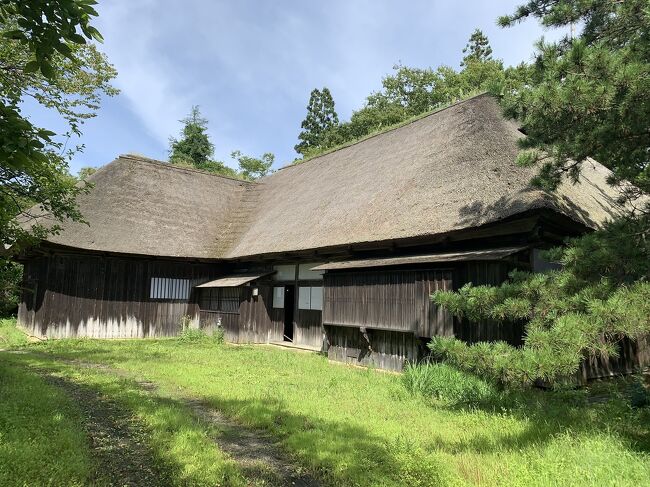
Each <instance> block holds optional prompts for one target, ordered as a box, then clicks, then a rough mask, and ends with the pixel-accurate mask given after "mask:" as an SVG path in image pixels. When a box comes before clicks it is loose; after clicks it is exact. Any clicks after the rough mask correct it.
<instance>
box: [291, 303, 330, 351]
mask: <svg viewBox="0 0 650 487" xmlns="http://www.w3.org/2000/svg"><path fill="white" fill-rule="evenodd" d="M295 316H296V320H295V321H296V326H295V328H294V336H293V343H294V344H296V345H305V346H308V347H316V348H319V349H322V347H323V340H324V338H325V331H324V329H323V323H322V318H321V316H322V313H321V311H318V310H308V309H298V310H297V314H296V315H295Z"/></svg>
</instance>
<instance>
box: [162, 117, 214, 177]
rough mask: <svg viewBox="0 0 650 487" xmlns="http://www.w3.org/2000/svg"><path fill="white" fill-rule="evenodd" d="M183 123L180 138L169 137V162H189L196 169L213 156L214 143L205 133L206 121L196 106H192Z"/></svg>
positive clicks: (203, 166)
mask: <svg viewBox="0 0 650 487" xmlns="http://www.w3.org/2000/svg"><path fill="white" fill-rule="evenodd" d="M181 123H183V124H184V126H183V130H182V131H181V137H180V139H178V140H177V139H175V138H173V137H171V138H170V139H169V144H170V149H169V162H171V163H172V164H179V163H180V164H183V163H185V164H191V165H193V166H194V167H196V168H198V169H203V168H205V167H206V165H208V163H209V162H210V161H211V160H212V157H213V156H214V144H212V142H211V141H210V137H209V136H208V134H207V128H208V121H207V120H206V119H205V118H203V117H201V112H200V111H199V107H198V106H193V107H192V111H191V112H190V114H189V116H188V117H186V118H184V119H183V120H181Z"/></svg>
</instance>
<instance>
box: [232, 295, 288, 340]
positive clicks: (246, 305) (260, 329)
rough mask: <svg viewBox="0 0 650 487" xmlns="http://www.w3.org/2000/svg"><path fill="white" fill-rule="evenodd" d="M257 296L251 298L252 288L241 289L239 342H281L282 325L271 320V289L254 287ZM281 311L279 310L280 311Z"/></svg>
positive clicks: (277, 321)
mask: <svg viewBox="0 0 650 487" xmlns="http://www.w3.org/2000/svg"><path fill="white" fill-rule="evenodd" d="M254 287H257V289H258V293H259V294H258V295H257V296H253V286H251V287H243V288H242V293H243V297H242V302H241V305H240V308H239V309H240V324H239V328H240V331H239V333H240V337H239V340H240V342H247V343H269V342H275V341H282V331H283V328H284V323H283V322H280V321H279V320H274V319H272V316H273V315H274V313H273V312H272V311H273V287H271V286H267V285H264V286H263V285H259V286H254ZM280 311H281V310H280Z"/></svg>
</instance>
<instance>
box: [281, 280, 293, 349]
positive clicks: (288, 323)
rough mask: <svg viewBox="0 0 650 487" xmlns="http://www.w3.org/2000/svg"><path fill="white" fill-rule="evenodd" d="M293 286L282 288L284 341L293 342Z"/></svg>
mask: <svg viewBox="0 0 650 487" xmlns="http://www.w3.org/2000/svg"><path fill="white" fill-rule="evenodd" d="M295 296H296V288H295V286H284V341H285V342H292V341H293V309H294V307H295V306H294V304H295Z"/></svg>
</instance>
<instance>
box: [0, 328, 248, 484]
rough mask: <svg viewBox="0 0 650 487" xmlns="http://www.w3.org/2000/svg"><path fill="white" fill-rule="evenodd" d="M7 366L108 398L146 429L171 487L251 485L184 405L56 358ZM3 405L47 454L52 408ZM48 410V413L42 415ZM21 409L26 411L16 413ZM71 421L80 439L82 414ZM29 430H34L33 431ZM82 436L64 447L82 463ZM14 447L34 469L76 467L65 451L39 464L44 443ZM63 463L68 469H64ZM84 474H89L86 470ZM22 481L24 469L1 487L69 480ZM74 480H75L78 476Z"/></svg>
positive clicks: (30, 358)
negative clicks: (44, 373)
mask: <svg viewBox="0 0 650 487" xmlns="http://www.w3.org/2000/svg"><path fill="white" fill-rule="evenodd" d="M84 341H86V340H75V342H76V343H80V342H84ZM5 362H6V363H7V364H11V363H14V364H23V365H26V366H37V367H38V368H41V369H48V370H50V371H52V372H54V373H55V374H56V375H58V376H60V377H63V378H64V379H66V380H70V381H72V382H74V383H75V384H78V385H81V386H84V387H88V388H90V389H92V390H94V391H97V392H98V393H100V395H101V396H104V397H106V398H110V400H111V401H114V402H115V403H117V404H118V405H119V406H120V407H121V408H123V409H124V410H125V411H127V412H128V413H130V414H131V415H133V416H134V417H135V418H136V419H137V420H138V421H139V422H140V423H141V424H142V425H143V426H144V429H145V431H146V436H145V438H144V440H145V442H146V444H147V446H148V447H149V448H150V449H151V450H152V452H153V454H154V457H155V461H156V462H157V464H158V468H159V469H160V470H162V471H165V472H166V474H167V476H168V477H169V480H168V481H169V482H171V485H175V486H196V487H204V486H205V487H212V486H223V487H240V486H241V487H243V486H244V485H252V484H249V483H247V482H246V480H245V479H244V477H243V476H242V474H241V472H240V470H239V468H238V466H237V465H236V464H235V463H234V462H233V461H232V460H231V459H229V458H228V457H227V456H226V455H225V454H224V453H223V452H221V451H220V450H219V448H218V446H217V444H216V443H215V441H214V438H215V437H217V436H218V434H219V432H218V431H217V430H216V429H215V428H214V427H212V426H210V425H209V424H207V423H204V422H202V421H199V420H197V419H196V418H195V417H194V416H193V415H192V414H191V411H190V410H189V409H188V408H187V407H186V406H185V405H184V404H182V403H181V402H178V401H173V400H169V399H164V398H158V397H156V396H155V395H154V394H150V393H148V392H147V391H146V390H144V389H143V388H142V387H141V386H140V385H139V384H138V383H137V382H136V381H135V380H132V379H128V378H125V377H121V376H119V375H113V374H111V373H110V372H108V371H106V370H105V369H96V368H92V367H91V368H88V367H75V366H74V365H70V364H65V363H61V362H58V361H57V360H56V357H55V356H52V357H44V356H40V355H30V354H29V353H27V354H20V355H12V356H9V357H5ZM0 377H1V376H0ZM36 380H38V379H37V378H35V377H34V376H32V375H29V374H26V373H22V374H21V375H20V377H18V378H17V380H16V384H15V385H16V387H20V384H21V382H26V383H31V382H33V381H36ZM50 389H51V391H52V392H51V393H52V394H54V395H55V397H58V398H60V399H61V400H62V401H65V398H64V396H63V394H62V393H61V392H58V391H56V390H54V389H52V388H51V387H50ZM0 397H1V396H0ZM46 397H49V396H46ZM48 401H49V399H48ZM4 402H5V405H7V406H8V410H9V411H10V412H9V413H8V417H9V419H11V418H18V419H19V420H20V421H21V422H24V429H25V430H28V429H32V433H33V434H35V435H37V436H38V437H39V438H40V437H41V435H42V436H43V437H44V438H43V440H42V449H43V450H47V451H48V452H49V448H50V446H51V445H50V446H48V441H47V440H46V438H45V436H46V435H48V434H51V433H52V432H51V431H50V430H49V429H45V428H43V427H42V425H41V423H40V422H41V421H42V420H43V416H45V417H47V416H48V414H49V412H48V408H47V406H48V404H44V403H43V398H41V397H39V396H38V395H33V396H31V395H30V396H29V397H26V398H25V400H24V401H21V402H20V403H16V400H15V398H14V397H12V396H5V399H4ZM0 404H2V402H0ZM44 406H45V411H43V407H44ZM20 408H25V409H24V410H23V411H22V412H18V409H20ZM64 414H65V413H64ZM70 421H72V424H73V425H74V426H75V428H73V431H72V432H71V433H69V434H72V433H74V434H78V433H79V431H80V428H81V426H82V425H83V420H82V419H81V418H80V417H79V416H78V415H71V416H70ZM30 425H33V428H32V426H30ZM0 426H1V425H0ZM0 431H2V429H0ZM81 436H82V441H81V443H79V442H77V443H76V444H72V443H71V442H69V441H68V440H64V441H65V443H66V444H70V448H71V451H70V452H69V453H70V455H71V456H73V455H75V454H76V453H75V450H79V454H80V458H84V454H85V455H86V456H87V452H88V449H87V447H86V445H85V444H84V443H83V434H82V435H81ZM1 440H2V437H0V444H2V441H1ZM14 443H15V451H20V452H25V454H28V455H29V456H30V458H31V457H32V456H33V457H34V461H33V463H32V465H33V466H34V468H40V469H41V470H43V469H45V470H47V469H51V470H54V471H57V470H59V469H64V470H66V471H67V470H69V469H70V468H72V467H74V465H75V462H70V465H68V458H67V457H66V455H65V453H66V451H65V449H63V452H62V453H63V456H62V457H58V456H57V455H56V454H55V453H54V452H49V454H48V455H44V456H43V457H42V458H41V459H40V460H39V459H38V456H39V455H40V454H41V446H40V445H41V442H40V441H39V444H38V445H39V446H37V447H36V448H35V446H34V444H33V443H32V442H30V441H25V439H24V438H22V439H21V437H20V436H19V435H16V437H15V442H14ZM2 457H3V455H2V451H1V450H0V463H1V462H2ZM38 462H40V465H38ZM11 463H13V462H11ZM64 463H65V465H63V464H64ZM26 465H27V464H26ZM37 465H38V467H37ZM84 474H87V471H85V472H84ZM78 477H79V478H83V475H81V474H80V475H78ZM23 478H24V479H29V478H30V477H29V476H28V475H27V474H26V473H25V472H24V470H21V471H19V472H17V473H16V474H15V478H14V481H15V482H14V483H3V482H1V481H0V485H2V486H4V485H69V484H68V483H66V482H65V481H61V482H58V483H57V482H54V483H53V484H48V483H45V482H43V483H38V482H34V483H30V482H27V483H24V484H23V483H22V482H19V481H18V480H20V479H23ZM71 478H73V479H74V478H75V477H71ZM1 479H2V477H1V475H0V480H1ZM94 482H95V479H87V480H86V481H85V482H81V483H79V484H78V485H91V484H93V483H94ZM70 485H77V484H70Z"/></svg>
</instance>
